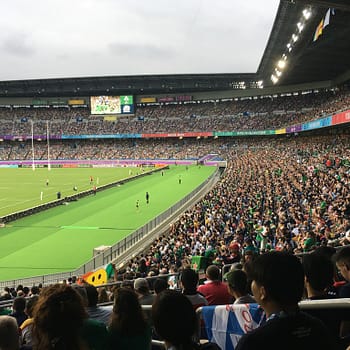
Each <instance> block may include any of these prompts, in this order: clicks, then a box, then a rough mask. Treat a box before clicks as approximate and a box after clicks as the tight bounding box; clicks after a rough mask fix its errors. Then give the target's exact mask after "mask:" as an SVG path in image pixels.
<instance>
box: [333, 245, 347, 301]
mask: <svg viewBox="0 0 350 350" xmlns="http://www.w3.org/2000/svg"><path fill="white" fill-rule="evenodd" d="M334 261H335V264H336V266H337V268H338V270H339V272H340V273H341V275H342V276H343V277H344V279H345V280H346V281H347V283H346V284H344V285H343V286H341V287H340V289H339V294H338V296H339V298H350V246H349V247H344V248H342V249H340V250H339V251H338V252H337V253H336V254H335V256H334Z"/></svg>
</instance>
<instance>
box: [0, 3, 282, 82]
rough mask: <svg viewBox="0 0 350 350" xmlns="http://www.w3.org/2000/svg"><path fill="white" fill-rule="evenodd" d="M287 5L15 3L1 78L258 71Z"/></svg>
mask: <svg viewBox="0 0 350 350" xmlns="http://www.w3.org/2000/svg"><path fill="white" fill-rule="evenodd" d="M278 4H279V0H243V1H242V0H216V1H209V0H176V1H174V0H171V1H170V0H149V1H144V0H127V1H126V0H124V1H121V0H32V1H28V0H11V1H6V2H3V3H2V4H1V12H2V16H1V17H2V18H1V22H0V80H2V81H3V80H15V79H40V78H45V79H46V78H61V77H83V76H106V75H107V76H108V75H129V74H131V75H134V74H181V73H238V72H247V73H251V72H255V71H256V70H257V68H258V65H259V62H260V59H261V57H262V54H263V51H264V48H265V46H266V43H267V40H268V37H269V35H270V31H271V28H272V25H273V21H274V18H275V16H276V13H277V8H278Z"/></svg>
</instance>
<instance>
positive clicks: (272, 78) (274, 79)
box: [271, 74, 278, 84]
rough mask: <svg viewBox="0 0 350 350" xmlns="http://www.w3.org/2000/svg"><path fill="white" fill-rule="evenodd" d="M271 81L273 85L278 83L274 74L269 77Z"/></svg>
mask: <svg viewBox="0 0 350 350" xmlns="http://www.w3.org/2000/svg"><path fill="white" fill-rule="evenodd" d="M271 80H272V82H273V83H274V84H276V83H277V82H278V78H277V77H276V76H275V75H274V74H272V75H271Z"/></svg>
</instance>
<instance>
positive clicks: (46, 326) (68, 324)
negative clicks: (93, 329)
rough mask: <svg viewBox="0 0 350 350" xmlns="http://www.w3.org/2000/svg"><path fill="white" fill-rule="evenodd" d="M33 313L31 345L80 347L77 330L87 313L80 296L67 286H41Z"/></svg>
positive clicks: (43, 348)
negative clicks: (42, 287)
mask: <svg viewBox="0 0 350 350" xmlns="http://www.w3.org/2000/svg"><path fill="white" fill-rule="evenodd" d="M33 313H34V324H33V330H32V333H33V343H35V344H36V347H35V349H37V350H51V349H52V350H53V349H55V350H57V349H62V350H63V349H82V348H83V346H84V345H83V340H82V339H81V337H80V335H79V334H80V329H81V327H82V326H83V322H84V320H85V319H86V318H87V313H86V311H85V308H84V305H83V302H82V298H81V297H80V295H79V294H78V293H77V292H76V291H75V289H73V288H72V287H71V286H68V285H63V284H56V285H52V286H49V287H47V288H44V289H43V290H42V292H41V294H40V297H39V300H38V302H37V303H36V305H35V307H34V312H33Z"/></svg>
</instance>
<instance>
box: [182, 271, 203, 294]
mask: <svg viewBox="0 0 350 350" xmlns="http://www.w3.org/2000/svg"><path fill="white" fill-rule="evenodd" d="M198 280H199V277H198V273H197V272H196V271H195V270H193V269H189V268H187V269H183V270H182V272H181V274H180V282H181V285H182V287H183V292H184V294H196V293H197V285H198Z"/></svg>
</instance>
